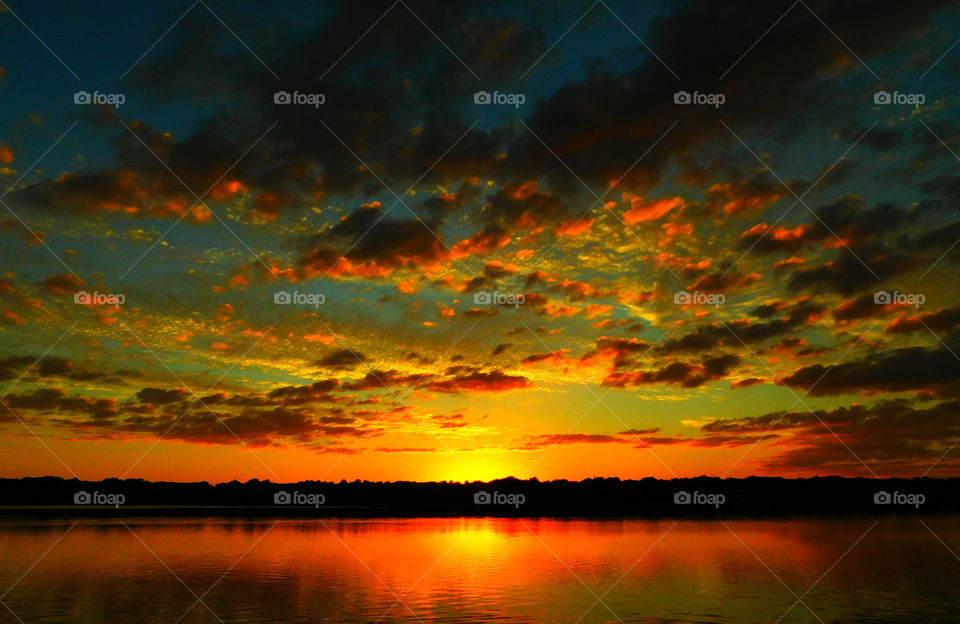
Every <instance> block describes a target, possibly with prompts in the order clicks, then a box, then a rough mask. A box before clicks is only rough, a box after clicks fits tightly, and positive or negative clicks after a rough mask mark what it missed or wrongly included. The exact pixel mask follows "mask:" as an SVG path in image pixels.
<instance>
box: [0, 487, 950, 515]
mask: <svg viewBox="0 0 960 624" xmlns="http://www.w3.org/2000/svg"><path fill="white" fill-rule="evenodd" d="M0 502H2V504H0V515H3V516H6V517H11V516H79V517H87V516H90V517H110V516H124V517H135V516H189V517H196V516H250V517H266V516H270V517H284V516H291V517H311V516H320V517H337V516H341V517H414V516H503V517H512V516H516V517H701V518H711V517H717V518H721V517H737V516H748V517H773V516H793V515H852V514H871V515H874V514H900V515H917V514H929V513H957V512H960V479H956V478H954V479H930V478H920V479H866V478H845V477H813V478H807V479H784V478H778V477H747V478H743V479H720V478H715V477H695V478H689V479H672V480H660V479H653V478H647V479H641V480H621V479H617V478H595V479H585V480H583V481H565V480H559V481H538V480H536V479H530V480H520V479H515V478H512V477H511V478H506V479H498V480H494V481H489V482H473V483H456V482H402V481H401V482H369V481H352V482H346V481H340V482H336V483H334V482H322V481H301V482H299V483H271V482H269V481H259V480H252V481H247V482H245V483H241V482H238V481H232V482H229V483H219V484H215V485H214V484H209V483H206V482H198V483H173V482H150V481H144V480H141V479H126V480H120V479H105V480H103V481H80V480H78V479H62V478H60V477H28V478H22V479H0Z"/></svg>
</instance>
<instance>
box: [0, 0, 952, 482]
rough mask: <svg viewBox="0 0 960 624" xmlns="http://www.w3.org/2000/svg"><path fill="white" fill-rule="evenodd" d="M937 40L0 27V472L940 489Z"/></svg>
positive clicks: (863, 34)
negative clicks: (761, 479)
mask: <svg viewBox="0 0 960 624" xmlns="http://www.w3.org/2000/svg"><path fill="white" fill-rule="evenodd" d="M958 26H960V10H958V7H957V6H956V5H955V4H954V3H950V2H945V1H929V0H917V1H916V2H912V3H909V4H907V5H905V4H903V3H899V2H893V1H887V0H880V1H878V2H871V3H869V5H866V4H863V3H851V2H840V1H832V2H822V1H820V2H817V1H807V0H801V1H797V2H793V3H791V2H779V1H778V2H767V3H761V4H758V3H753V2H746V1H736V0H735V1H731V2H724V3H717V2H710V1H707V0H704V1H691V2H685V3H682V2H617V1H615V0H600V1H597V2H594V3H592V4H591V3H590V2H557V3H550V4H549V6H548V5H545V4H541V3H516V2H500V1H491V2H485V3H482V4H472V3H456V2H419V1H416V0H396V1H393V2H390V1H388V2H375V1H371V2H362V3H356V2H325V3H310V2H289V3H285V5H284V10H283V11H278V10H274V9H272V8H267V7H265V6H263V5H262V4H261V3H255V2H246V1H238V2H224V1H218V0H197V1H196V2H193V3H191V2H189V1H187V2H170V3H157V4H156V5H152V6H139V5H135V4H130V3H122V2H102V3H97V4H96V5H90V4H89V3H83V2H71V1H61V2H49V3H31V2H21V1H13V0H10V1H9V2H8V1H6V0H4V2H3V3H0V101H2V103H3V104H2V107H0V244H2V249H3V254H2V260H0V336H2V337H0V402H2V409H0V476H5V477H22V476H40V475H60V476H63V477H74V476H76V477H80V478H83V479H101V478H106V477H129V478H145V479H152V480H177V481H181V480H191V481H194V480H208V481H227V480H232V479H239V480H246V479H250V478H259V479H270V480H273V481H296V480H303V479H322V480H337V481H339V480H341V479H346V480H354V479H362V480H363V479H366V480H456V481H467V480H470V481H472V480H487V479H492V478H499V477H505V476H508V475H512V476H515V477H519V478H530V477H537V478H539V479H583V478H588V477H596V476H600V477H620V478H643V477H648V476H652V477H658V478H672V477H689V476H696V475H701V474H706V475H716V476H730V477H742V476H748V475H768V476H769V475H777V476H785V477H798V476H814V475H833V474H838V475H845V476H867V477H887V476H922V475H927V476H940V477H943V476H956V475H957V474H960V457H958V455H960V451H957V450H956V449H955V445H956V444H957V441H958V440H960V357H958V354H960V294H958V292H957V289H956V287H955V286H956V284H955V278H954V276H955V274H956V271H957V262H958V260H960V245H958V244H957V243H958V240H960V211H958V208H957V206H956V204H955V202H956V199H957V197H958V196H960V156H958V153H960V129H958V127H957V119H958V116H957V115H956V110H957V106H958V104H960V102H958V96H957V93H956V89H955V87H956V85H957V77H958V73H960V45H957V44H958V41H960V40H958V39H957V36H958V34H960V28H958Z"/></svg>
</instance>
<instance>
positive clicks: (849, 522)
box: [0, 516, 960, 624]
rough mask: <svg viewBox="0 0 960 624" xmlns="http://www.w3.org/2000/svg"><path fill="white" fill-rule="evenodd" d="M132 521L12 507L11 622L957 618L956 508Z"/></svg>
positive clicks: (6, 611)
mask: <svg viewBox="0 0 960 624" xmlns="http://www.w3.org/2000/svg"><path fill="white" fill-rule="evenodd" d="M123 522H125V523H126V525H125V524H123V523H121V522H120V521H117V520H90V519H86V520H81V521H79V522H78V523H77V524H74V520H72V519H57V520H49V521H48V520H29V521H28V520H11V519H3V520H0V555H2V559H0V591H2V592H5V593H4V594H3V595H2V598H0V601H2V604H0V623H6V622H11V623H15V624H20V623H24V624H33V623H41V622H74V623H86V622H109V623H116V622H168V623H170V624H174V623H176V622H184V623H186V622H225V623H228V622H229V623H232V622H269V623H280V622H298V623H300V622H303V623H305V622H384V623H386V622H424V623H427V622H517V623H520V622H523V623H541V622H578V621H579V622H617V621H621V622H697V623H708V622H738V623H739V622H744V623H750V622H777V621H780V622H850V623H858V624H859V623H864V622H897V623H903V622H923V623H934V622H960V560H958V559H957V558H956V556H955V555H953V554H952V553H951V552H950V550H948V548H947V546H949V547H950V549H952V550H953V551H954V552H960V518H957V517H954V516H930V517H926V518H923V522H921V520H920V519H919V518H893V517H883V518H867V517H858V518H845V519H839V520H837V519H799V520H798V519H793V520H769V521H766V520H765V521H758V520H728V521H726V523H722V522H719V521H703V522H699V521H687V520H684V521H680V522H675V521H674V520H621V521H608V520H601V521H593V520H531V519H484V518H464V519H461V518H455V519H435V518H429V519H389V520H383V519H378V520H370V519H363V520H345V519H324V520H300V519H297V520H293V519H281V520H279V521H277V520H273V519H271V520H262V519H257V520H236V519H190V520H184V519H163V518H150V519H125V520H124V521H123ZM923 523H926V526H925V525H924V524H923ZM71 526H73V528H72V529H70V527H71ZM871 527H872V529H871ZM928 527H929V528H928ZM68 529H70V530H69V531H68ZM931 531H932V532H931ZM65 532H66V534H65V535H64V533H65ZM934 533H935V534H936V536H935V535H934ZM937 536H939V539H942V540H943V542H944V543H945V544H946V545H947V546H945V545H944V543H941V542H940V541H939V540H938V537H937ZM58 540H59V541H58ZM858 540H859V541H858ZM45 553H46V554H45ZM845 553H846V554H845ZM838 560H839V561H838ZM7 588H10V589H7ZM798 598H800V599H802V602H798ZM198 600H199V601H198ZM4 607H6V608H4ZM778 618H782V619H779V620H778Z"/></svg>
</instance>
